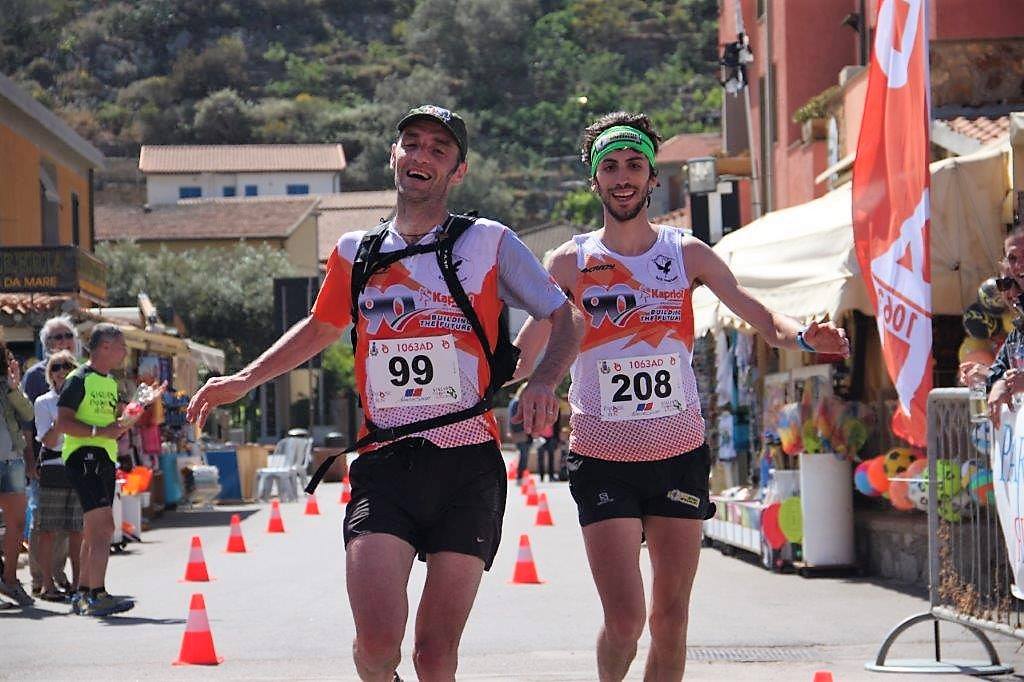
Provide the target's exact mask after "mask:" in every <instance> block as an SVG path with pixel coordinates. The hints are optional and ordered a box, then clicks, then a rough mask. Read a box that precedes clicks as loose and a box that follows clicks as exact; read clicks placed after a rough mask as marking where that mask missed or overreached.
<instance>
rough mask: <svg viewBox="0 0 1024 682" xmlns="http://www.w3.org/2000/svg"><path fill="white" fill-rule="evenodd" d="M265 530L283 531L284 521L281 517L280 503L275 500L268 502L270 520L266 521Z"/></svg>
mask: <svg viewBox="0 0 1024 682" xmlns="http://www.w3.org/2000/svg"><path fill="white" fill-rule="evenodd" d="M267 532H268V533H283V532H284V521H283V520H282V519H281V505H280V503H278V501H277V500H274V501H273V502H271V503H270V522H269V523H267Z"/></svg>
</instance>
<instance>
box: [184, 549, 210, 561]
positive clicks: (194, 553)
mask: <svg viewBox="0 0 1024 682" xmlns="http://www.w3.org/2000/svg"><path fill="white" fill-rule="evenodd" d="M188 562H189V563H190V564H202V563H206V562H204V561H203V548H202V547H193V548H192V549H190V550H189V552H188Z"/></svg>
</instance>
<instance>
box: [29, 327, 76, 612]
mask: <svg viewBox="0 0 1024 682" xmlns="http://www.w3.org/2000/svg"><path fill="white" fill-rule="evenodd" d="M39 345H40V347H41V348H42V349H43V359H42V360H41V361H40V362H37V363H35V364H34V365H32V366H31V367H30V368H29V369H28V371H27V372H25V375H24V376H23V377H22V379H21V391H22V393H24V394H25V397H27V398H28V402H29V405H33V404H35V402H36V398H38V397H39V396H41V395H43V394H44V393H46V392H47V391H49V390H50V385H49V382H48V381H47V380H46V360H47V358H49V357H50V355H52V354H53V353H56V352H57V351H60V350H66V351H71V352H72V353H74V355H75V357H78V356H79V355H80V354H81V346H80V345H79V343H78V330H77V329H76V328H75V322H74V320H72V319H71V316H70V315H57V316H56V317H51V318H50V319H48V320H47V321H46V322H44V323H43V327H42V329H40V330H39ZM32 445H33V448H34V450H35V455H36V461H38V459H39V448H40V444H39V434H37V433H36V432H35V427H34V425H33V429H32ZM27 492H28V506H29V511H28V513H27V514H26V517H25V519H26V524H25V525H26V526H27V528H26V529H25V530H26V532H28V531H31V533H30V535H29V552H28V565H29V570H30V572H31V574H32V594H35V595H38V594H41V593H42V591H43V573H44V571H43V569H42V568H41V567H40V565H39V538H38V537H37V536H36V532H35V531H34V530H32V528H34V527H35V523H33V522H32V521H33V519H34V514H35V510H36V508H37V507H38V506H39V499H38V498H39V486H38V484H37V482H36V481H35V480H33V481H31V482H30V483H29V485H28V488H27ZM53 560H54V565H55V566H60V567H61V568H59V569H57V570H58V573H57V581H58V582H59V583H60V584H61V585H62V586H64V587H69V585H68V579H67V576H66V575H65V574H64V569H63V566H64V565H65V564H66V563H67V560H68V539H67V536H66V535H65V534H63V533H61V534H59V535H58V536H57V539H56V541H55V544H54V547H53Z"/></svg>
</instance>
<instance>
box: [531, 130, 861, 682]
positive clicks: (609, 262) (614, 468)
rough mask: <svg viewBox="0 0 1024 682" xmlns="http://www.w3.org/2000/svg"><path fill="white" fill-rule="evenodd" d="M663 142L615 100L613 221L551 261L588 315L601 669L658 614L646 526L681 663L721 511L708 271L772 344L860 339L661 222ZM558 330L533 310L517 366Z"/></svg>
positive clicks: (588, 156)
mask: <svg viewBox="0 0 1024 682" xmlns="http://www.w3.org/2000/svg"><path fill="white" fill-rule="evenodd" d="M658 142H659V137H658V135H657V133H655V131H654V129H653V128H652V126H651V122H650V120H649V119H648V118H647V116H645V115H643V114H634V113H626V112H617V113H613V114H608V115H606V116H604V117H602V118H601V119H599V120H598V121H596V122H595V123H594V124H592V125H591V126H589V127H588V128H587V129H586V131H585V132H584V134H583V149H582V159H583V162H584V164H585V165H586V166H587V168H588V169H589V171H590V174H589V178H590V185H591V189H592V190H593V191H594V192H595V193H596V194H597V195H598V196H599V197H600V199H601V202H602V204H603V206H604V226H603V228H602V229H599V230H596V231H594V232H590V233H588V234H582V235H578V236H576V237H574V238H573V239H572V241H569V242H566V243H565V244H563V245H562V246H561V247H559V248H558V249H556V250H555V252H554V253H553V254H552V257H551V259H550V266H549V270H550V271H551V274H552V275H553V276H554V278H555V281H557V282H558V284H559V286H561V287H562V288H563V289H564V290H565V291H567V292H569V293H570V295H571V297H572V298H573V300H574V301H575V302H576V303H577V305H578V306H579V308H580V309H581V310H582V312H583V316H584V320H585V326H586V334H585V336H584V338H583V342H582V345H581V350H580V355H579V357H578V358H577V359H576V362H575V363H574V364H573V366H572V372H571V378H572V384H571V386H570V389H569V403H570V407H571V415H570V427H571V434H570V438H569V449H570V454H569V456H568V457H567V461H566V466H567V469H568V471H569V487H570V491H571V493H572V496H573V498H574V499H575V501H576V505H577V509H578V511H579V521H580V525H581V526H582V527H583V540H584V544H585V546H586V550H587V557H588V559H589V561H590V569H591V572H592V574H593V577H594V582H595V583H596V585H597V590H598V594H599V595H600V598H601V604H602V606H603V607H604V623H603V625H602V627H601V630H600V634H599V636H598V640H597V666H598V673H599V677H600V679H601V680H602V681H606V680H621V679H623V677H625V675H626V673H627V672H628V670H629V666H630V663H631V662H632V660H633V658H634V657H635V656H636V649H637V640H638V639H639V637H640V635H641V634H642V633H643V630H644V625H645V619H647V614H646V608H645V602H644V587H643V581H642V578H641V573H640V542H641V535H642V534H646V537H647V547H648V553H649V555H650V558H651V567H652V574H653V586H652V597H651V607H650V616H649V619H648V620H649V624H650V631H651V648H650V652H649V654H648V657H647V663H646V669H645V672H644V679H648V680H679V679H682V676H683V671H684V666H685V663H686V626H687V618H688V611H689V599H690V590H691V587H692V584H693V578H694V575H695V573H696V570H697V559H698V556H699V552H700V532H701V531H700V527H701V521H702V520H704V519H707V518H709V517H710V516H711V515H712V514H713V513H714V505H713V504H712V503H711V502H710V500H709V494H708V476H709V470H710V459H709V453H708V446H707V444H706V443H705V442H704V420H703V418H702V417H701V413H700V401H699V399H698V395H697V382H696V379H695V377H694V374H693V369H692V367H691V352H692V349H693V335H694V330H693V310H692V306H691V295H692V291H693V288H694V286H696V283H697V282H700V283H703V284H705V285H707V286H708V287H709V288H710V289H711V291H713V292H714V293H715V294H716V295H717V296H718V297H719V299H721V301H722V302H723V303H725V304H726V305H727V306H729V308H730V309H731V310H733V311H735V312H736V313H737V314H739V315H740V317H742V318H743V319H745V320H746V321H747V322H749V323H750V325H751V326H752V327H754V329H756V330H757V332H758V333H759V334H760V335H761V337H762V338H763V339H764V340H765V341H766V342H767V343H769V344H771V345H773V346H776V347H783V348H799V349H803V350H805V351H807V352H822V353H832V354H839V355H846V354H848V353H849V344H848V342H847V340H846V338H845V335H844V332H843V331H842V330H840V329H837V328H836V327H835V326H834V325H832V324H816V323H812V324H810V325H808V326H804V325H802V324H800V323H799V322H797V321H796V320H794V319H792V318H789V317H786V316H784V315H780V314H779V313H775V312H772V311H771V310H768V309H767V308H765V307H764V306H763V305H762V304H761V303H759V302H758V301H757V300H755V299H754V298H753V297H751V296H750V294H749V293H747V292H746V291H745V290H744V289H743V288H742V287H740V286H739V285H738V283H737V282H736V278H735V276H733V274H732V272H730V270H729V268H728V266H726V264H725V263H724V262H723V261H722V259H721V258H719V256H718V255H717V254H716V253H715V252H714V251H712V250H711V248H710V247H708V246H707V245H706V244H705V243H703V242H701V241H699V240H697V239H694V238H692V237H686V236H684V234H683V232H682V231H681V230H678V229H676V228H673V227H668V226H658V225H652V224H651V222H650V219H649V218H648V214H647V206H648V202H649V198H650V194H651V192H652V191H653V190H654V188H655V187H656V186H657V184H658V178H657V167H656V165H655V156H656V154H657V150H658ZM549 333H551V332H550V330H549V328H548V326H547V325H546V324H545V323H543V322H535V321H533V320H529V321H527V324H526V325H525V326H524V327H523V329H522V330H521V331H520V334H519V337H518V338H517V339H516V344H517V345H519V346H520V348H521V349H522V351H523V352H522V356H521V358H520V364H521V365H522V369H521V372H523V373H525V372H526V371H527V370H528V368H529V367H531V366H532V363H533V360H534V358H535V357H536V351H537V349H538V348H540V347H541V346H543V344H544V343H545V340H546V339H547V337H548V335H549ZM517 374H519V372H517Z"/></svg>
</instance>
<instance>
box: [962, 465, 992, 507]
mask: <svg viewBox="0 0 1024 682" xmlns="http://www.w3.org/2000/svg"><path fill="white" fill-rule="evenodd" d="M967 491H968V493H970V495H971V499H972V500H974V502H975V503H976V504H978V505H980V506H982V507H987V506H988V505H990V504H995V503H996V489H995V485H994V484H993V482H992V470H991V469H979V470H978V471H977V473H975V474H974V475H973V476H972V477H971V480H970V482H969V483H968V484H967Z"/></svg>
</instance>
